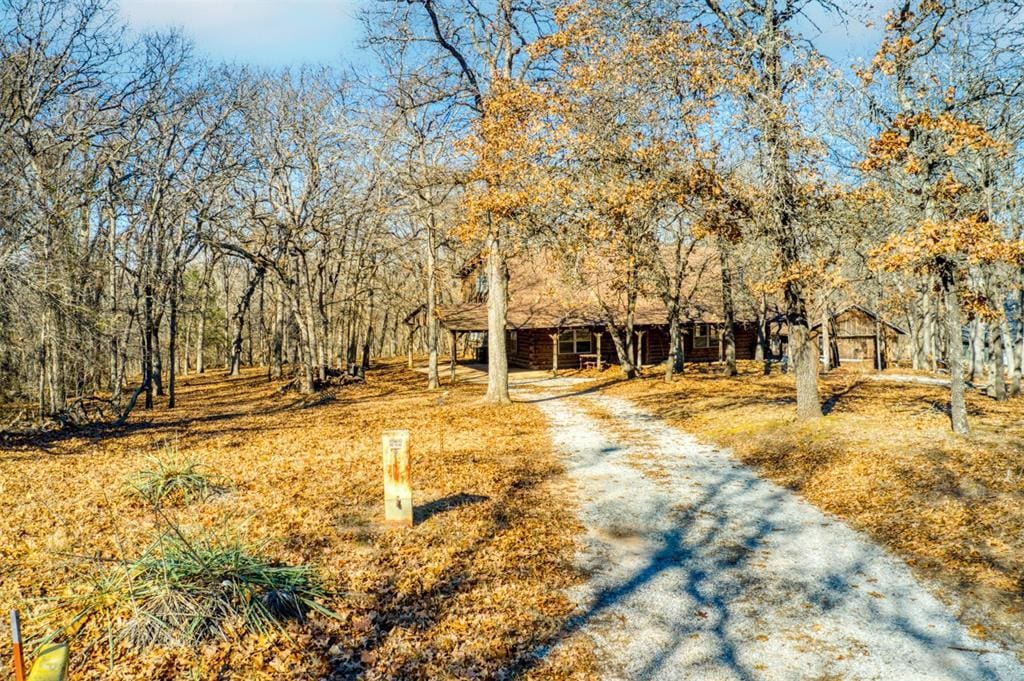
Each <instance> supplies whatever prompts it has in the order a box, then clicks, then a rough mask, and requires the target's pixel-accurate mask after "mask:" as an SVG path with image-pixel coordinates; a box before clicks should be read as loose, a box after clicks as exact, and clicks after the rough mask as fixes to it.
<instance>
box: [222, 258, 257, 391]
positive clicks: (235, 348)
mask: <svg viewBox="0 0 1024 681" xmlns="http://www.w3.org/2000/svg"><path fill="white" fill-rule="evenodd" d="M264 271H265V270H264V269H263V268H262V267H257V268H256V271H255V272H254V273H253V276H252V279H250V280H249V285H248V286H246V287H245V291H244V292H243V293H242V298H241V300H239V301H238V306H237V307H235V313H234V314H233V315H231V326H232V328H234V330H235V333H234V338H233V340H232V341H231V361H230V364H229V367H230V370H229V372H228V375H230V376H238V375H239V374H241V372H242V332H243V330H244V329H245V317H246V314H247V313H248V312H249V302H250V301H251V300H252V294H253V293H255V292H256V287H257V286H259V283H260V280H261V279H263V272H264Z"/></svg>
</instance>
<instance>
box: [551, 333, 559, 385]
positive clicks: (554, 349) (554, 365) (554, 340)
mask: <svg viewBox="0 0 1024 681" xmlns="http://www.w3.org/2000/svg"><path fill="white" fill-rule="evenodd" d="M551 375H552V376H557V375H558V333H557V332H556V333H553V334H551Z"/></svg>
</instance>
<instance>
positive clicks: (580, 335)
mask: <svg viewBox="0 0 1024 681" xmlns="http://www.w3.org/2000/svg"><path fill="white" fill-rule="evenodd" d="M590 348H591V341H590V332H589V331H576V330H573V331H563V332H562V333H560V334H559V335H558V354H560V355H579V354H583V353H589V352H591V349H590Z"/></svg>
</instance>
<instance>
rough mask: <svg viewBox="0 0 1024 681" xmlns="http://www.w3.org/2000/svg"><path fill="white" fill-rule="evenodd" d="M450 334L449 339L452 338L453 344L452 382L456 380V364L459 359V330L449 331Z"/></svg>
mask: <svg viewBox="0 0 1024 681" xmlns="http://www.w3.org/2000/svg"><path fill="white" fill-rule="evenodd" d="M448 334H449V339H450V340H451V346H452V349H451V354H452V358H451V360H452V367H451V375H452V383H454V382H455V366H456V364H457V363H458V361H459V345H458V344H459V332H458V331H449V332H448Z"/></svg>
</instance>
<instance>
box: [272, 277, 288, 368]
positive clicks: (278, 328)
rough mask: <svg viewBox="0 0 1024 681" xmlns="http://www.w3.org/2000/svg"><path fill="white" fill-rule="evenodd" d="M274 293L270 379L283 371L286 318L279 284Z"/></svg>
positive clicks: (283, 299)
mask: <svg viewBox="0 0 1024 681" xmlns="http://www.w3.org/2000/svg"><path fill="white" fill-rule="evenodd" d="M275 293H276V295H275V308H276V309H275V310H274V332H273V340H272V341H271V345H272V347H271V352H270V355H271V357H270V378H272V379H278V378H281V376H282V374H283V373H284V325H285V320H286V319H287V317H286V316H285V298H284V294H283V293H282V292H281V285H278V286H277V287H275Z"/></svg>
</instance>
